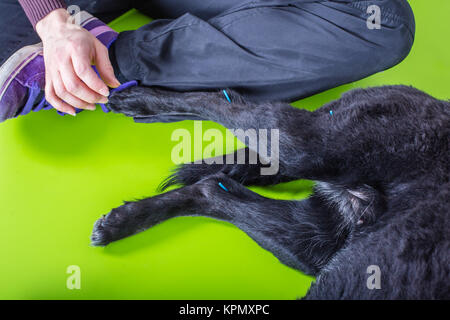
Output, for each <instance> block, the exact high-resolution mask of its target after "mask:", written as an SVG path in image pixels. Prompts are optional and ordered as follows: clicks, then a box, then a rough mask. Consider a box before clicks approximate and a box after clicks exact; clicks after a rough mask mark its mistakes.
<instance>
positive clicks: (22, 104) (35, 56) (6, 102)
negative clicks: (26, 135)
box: [0, 43, 45, 122]
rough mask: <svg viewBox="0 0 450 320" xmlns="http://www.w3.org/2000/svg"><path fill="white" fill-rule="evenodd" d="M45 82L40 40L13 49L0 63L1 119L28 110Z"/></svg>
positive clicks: (24, 112)
mask: <svg viewBox="0 0 450 320" xmlns="http://www.w3.org/2000/svg"><path fill="white" fill-rule="evenodd" d="M44 85H45V69H44V58H43V57H42V44H40V43H39V44H36V45H31V46H26V47H23V48H21V49H20V50H18V51H16V52H15V53H14V54H13V55H12V56H11V57H9V59H8V60H6V62H5V63H4V64H3V65H2V66H1V67H0V122H2V121H5V120H6V119H9V118H13V117H16V116H18V115H19V114H27V113H29V112H30V111H31V109H32V108H33V107H34V106H35V105H34V102H35V100H37V99H38V97H39V96H41V99H42V98H43V94H42V93H41V91H42V88H44ZM41 107H43V106H41Z"/></svg>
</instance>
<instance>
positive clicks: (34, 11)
mask: <svg viewBox="0 0 450 320" xmlns="http://www.w3.org/2000/svg"><path fill="white" fill-rule="evenodd" d="M19 2H20V5H21V6H22V8H23V10H24V11H25V14H26V15H27V17H28V19H29V20H30V22H31V24H32V25H33V28H34V27H35V26H36V23H38V21H39V20H41V19H42V18H44V17H45V16H46V15H48V14H49V13H50V12H52V11H53V10H56V9H59V8H66V3H65V2H64V0H19Z"/></svg>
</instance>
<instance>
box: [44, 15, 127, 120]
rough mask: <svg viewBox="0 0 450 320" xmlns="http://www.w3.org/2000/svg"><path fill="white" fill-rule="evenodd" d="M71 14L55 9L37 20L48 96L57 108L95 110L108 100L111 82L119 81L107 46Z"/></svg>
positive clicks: (113, 84)
mask: <svg viewBox="0 0 450 320" xmlns="http://www.w3.org/2000/svg"><path fill="white" fill-rule="evenodd" d="M69 18H70V15H69V14H68V13H67V11H66V10H64V9H57V10H54V11H52V12H51V13H50V14H48V15H47V16H46V17H45V18H43V19H42V20H40V21H39V22H38V23H37V24H36V31H37V33H38V34H39V36H40V38H41V39H42V44H43V48H44V61H45V97H46V100H47V101H48V102H49V103H50V104H51V105H52V106H53V107H54V108H55V109H57V110H59V111H62V112H65V113H68V114H71V115H75V109H74V108H79V109H86V110H95V103H106V102H107V101H108V99H107V97H108V95H109V89H108V86H110V87H113V88H115V87H117V86H119V85H120V83H119V81H118V80H117V79H116V77H115V75H114V70H113V67H112V65H111V62H110V61H109V55H108V49H107V48H106V47H105V46H104V45H103V44H102V43H101V42H100V41H99V40H98V39H97V38H95V36H93V35H92V34H90V33H89V32H88V31H87V30H85V29H83V28H82V27H80V26H78V25H76V24H74V23H71V22H70V19H69ZM92 65H95V66H96V68H97V71H98V72H99V74H100V77H101V79H100V78H99V77H98V75H97V74H96V73H95V71H94V70H93V69H92V67H91V66H92Z"/></svg>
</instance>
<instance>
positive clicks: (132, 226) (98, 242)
mask: <svg viewBox="0 0 450 320" xmlns="http://www.w3.org/2000/svg"><path fill="white" fill-rule="evenodd" d="M132 209H133V203H131V202H130V203H127V204H124V205H123V206H120V207H118V208H115V209H113V210H112V211H111V212H110V213H108V214H107V215H104V216H103V217H101V218H100V219H98V220H97V221H96V222H95V224H94V229H93V231H92V235H91V244H92V245H93V246H101V247H103V246H106V245H108V244H109V243H111V242H113V241H116V240H119V239H122V238H125V237H128V236H130V235H132V234H134V233H136V228H137V227H138V224H139V219H134V218H133V217H134V216H133V212H132Z"/></svg>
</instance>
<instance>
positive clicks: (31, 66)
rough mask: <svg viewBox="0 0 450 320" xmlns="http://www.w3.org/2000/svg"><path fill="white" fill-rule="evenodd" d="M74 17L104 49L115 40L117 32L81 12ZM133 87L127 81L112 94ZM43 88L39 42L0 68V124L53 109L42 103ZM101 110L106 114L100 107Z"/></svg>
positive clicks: (42, 66)
mask: <svg viewBox="0 0 450 320" xmlns="http://www.w3.org/2000/svg"><path fill="white" fill-rule="evenodd" d="M74 18H75V21H79V23H80V25H81V26H82V27H83V28H85V29H86V30H88V31H89V32H90V33H91V34H93V35H94V36H95V37H96V38H97V39H99V40H100V42H101V43H103V44H104V45H105V46H106V47H107V48H109V47H110V46H111V44H112V43H113V42H114V41H115V40H116V39H117V36H118V33H117V32H116V31H114V30H113V29H111V28H110V27H108V26H107V25H106V24H105V23H103V22H102V21H100V20H99V19H97V18H95V17H94V16H92V15H90V14H89V13H87V12H85V11H81V12H80V13H78V14H77V15H76V16H75V17H74ZM94 69H95V67H94ZM133 85H136V82H135V81H131V82H127V83H125V84H123V85H121V86H120V87H119V88H116V89H115V91H117V90H120V89H122V88H123V87H128V86H133ZM44 87H45V67H44V58H43V56H42V43H39V44H36V45H31V46H26V47H23V48H21V49H20V50H18V51H17V52H15V53H14V54H13V55H12V56H11V57H10V58H9V59H8V60H7V61H6V62H5V63H4V64H3V65H2V66H1V67H0V122H3V121H5V120H7V119H10V118H14V117H17V116H19V115H25V114H28V113H29V112H30V111H39V110H42V109H45V110H47V109H52V108H53V107H52V106H51V105H50V104H49V103H48V102H47V101H46V100H45V96H44V91H43V90H44ZM112 90H114V89H112ZM112 90H111V91H112ZM102 109H103V110H104V111H105V112H108V109H107V108H106V107H105V106H103V105H102ZM80 111H81V110H77V112H80ZM58 113H59V114H61V115H64V113H61V112H58Z"/></svg>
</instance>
